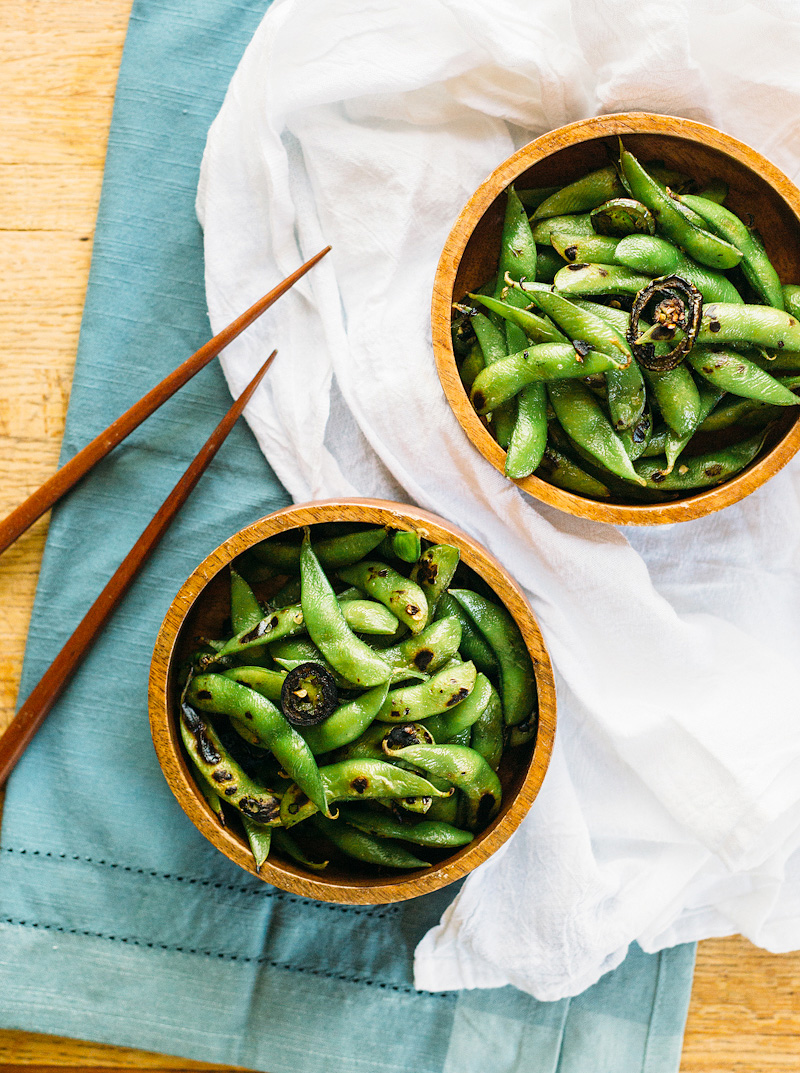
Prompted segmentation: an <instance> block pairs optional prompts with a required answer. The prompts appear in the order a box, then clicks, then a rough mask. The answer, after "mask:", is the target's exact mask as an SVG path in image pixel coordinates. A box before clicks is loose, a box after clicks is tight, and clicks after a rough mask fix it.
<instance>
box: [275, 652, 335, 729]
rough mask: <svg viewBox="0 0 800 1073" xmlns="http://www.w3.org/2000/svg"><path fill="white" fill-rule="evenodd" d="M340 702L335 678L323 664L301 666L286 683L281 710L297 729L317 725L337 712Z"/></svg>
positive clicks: (285, 680) (282, 693) (292, 671)
mask: <svg viewBox="0 0 800 1073" xmlns="http://www.w3.org/2000/svg"><path fill="white" fill-rule="evenodd" d="M338 703H339V696H338V693H337V691H336V682H335V681H334V678H333V675H332V674H331V673H330V671H327V670H326V669H325V668H324V667H322V666H321V665H320V664H319V663H300V664H298V666H297V667H295V668H294V670H291V671H289V673H288V674H287V675H286V678H285V679H284V681H283V686H282V688H281V708H282V709H283V714H284V716H285V717H286V719H287V720H288V721H289V722H290V723H291V724H292V725H293V726H297V727H313V726H317V725H318V724H319V723H322V722H324V721H325V720H326V719H327V718H328V716H329V715H331V714H332V713H333V712H334V711H335V710H336V706H337V704H338Z"/></svg>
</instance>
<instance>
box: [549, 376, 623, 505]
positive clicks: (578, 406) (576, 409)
mask: <svg viewBox="0 0 800 1073" xmlns="http://www.w3.org/2000/svg"><path fill="white" fill-rule="evenodd" d="M547 391H548V394H549V396H550V402H551V403H552V405H553V409H554V410H555V413H556V417H557V418H558V420H559V422H560V424H561V426H562V428H563V429H564V431H565V432H566V433H567V435H568V436H569V437H570V438H571V439H572V440H574V441H575V443H577V444H580V446H581V447H583V448H584V450H586V451H588V453H589V454H590V455H592V457H594V458H596V459H597V460H598V461H599V462H601V463H602V465H604V466H605V467H606V469H608V470H610V471H611V473H615V474H616V475H617V476H618V477H622V478H623V479H624V480H633V481H636V482H637V483H639V484H644V481H642V480H641V479H640V478H639V477H638V476H637V474H636V471H635V470H634V469H633V466H632V464H631V461H630V459H629V458H628V455H627V454H626V452H625V447H624V445H623V444H622V441H621V440H620V438H619V437H618V436H617V434H616V433H615V432H614V430H613V428H612V427H611V425H610V423H609V421H608V419H607V418H606V416H605V414H604V413H603V410H602V408H601V406H600V404H599V402H598V401H597V399H596V398H595V397H594V395H593V394H592V393H591V391H590V390H589V388H588V387H586V385H585V384H581V383H580V382H579V381H577V380H560V381H558V382H555V381H554V382H553V383H551V384H548V386H547Z"/></svg>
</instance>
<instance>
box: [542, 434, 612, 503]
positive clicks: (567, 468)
mask: <svg viewBox="0 0 800 1073" xmlns="http://www.w3.org/2000/svg"><path fill="white" fill-rule="evenodd" d="M536 476H537V477H541V478H542V480H543V481H547V482H548V484H554V485H555V486H556V487H557V488H563V489H564V490H565V491H567V492H576V493H577V494H578V495H581V496H590V497H591V498H592V499H608V498H609V497H610V495H611V492H610V490H609V489H608V488H607V487H606V486H605V485H604V484H603V483H602V482H601V481H598V480H596V479H595V478H594V477H592V476H591V475H590V474H588V473H587V472H586V471H585V470H583V469H581V467H580V466H579V465H578V464H577V463H576V462H573V461H572V459H571V458H567V456H566V455H565V454H562V452H561V451H559V450H558V449H557V448H556V447H553V445H552V444H551V443H548V445H547V447H546V448H545V451H544V455H543V456H542V461H541V463H540V464H539V468H538V469H537V470H536Z"/></svg>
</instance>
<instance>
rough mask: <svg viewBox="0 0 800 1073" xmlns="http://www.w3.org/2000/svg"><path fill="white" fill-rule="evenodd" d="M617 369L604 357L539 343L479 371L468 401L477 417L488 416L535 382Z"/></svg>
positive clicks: (565, 346)
mask: <svg viewBox="0 0 800 1073" xmlns="http://www.w3.org/2000/svg"><path fill="white" fill-rule="evenodd" d="M618 367H619V362H618V361H617V360H616V359H615V358H612V357H610V356H609V355H608V354H607V353H601V352H599V351H589V352H588V353H587V354H586V355H585V356H582V355H581V354H579V353H578V352H577V350H576V349H575V347H574V346H572V344H571V343H542V344H540V345H539V346H530V347H528V349H527V350H523V351H521V352H520V353H518V354H511V355H509V357H507V358H504V359H503V360H502V361H497V362H495V363H494V365H489V366H487V367H486V368H485V369H483V370H482V371H481V372H480V373H479V374H478V376H477V377H476V378H475V382H474V383H473V385H472V392H471V394H470V401H471V402H472V405H473V406H474V407H475V409H476V410H477V412H478V413H479V414H486V413H491V412H492V411H493V410H495V409H496V407H497V406H498V405H500V403H503V402H505V401H506V400H507V399H510V398H513V396H514V395H517V394H518V393H519V392H520V391H522V389H523V388H524V387H527V386H528V385H529V384H533V383H535V382H536V381H545V380H547V381H549V380H563V379H582V378H583V377H585V376H594V375H596V374H597V373H604V372H606V371H607V370H609V369H614V368H618Z"/></svg>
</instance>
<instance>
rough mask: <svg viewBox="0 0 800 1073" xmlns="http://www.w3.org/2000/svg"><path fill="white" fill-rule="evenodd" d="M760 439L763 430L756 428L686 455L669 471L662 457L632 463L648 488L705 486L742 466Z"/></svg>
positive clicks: (752, 457) (759, 445)
mask: <svg viewBox="0 0 800 1073" xmlns="http://www.w3.org/2000/svg"><path fill="white" fill-rule="evenodd" d="M763 443H764V433H763V432H759V433H757V434H756V435H755V436H752V437H750V439H747V440H743V441H742V442H741V443H736V444H733V445H732V446H730V447H724V448H721V449H719V450H715V451H708V452H706V453H705V454H702V455H695V456H694V457H693V458H687V459H686V461H685V462H682V463H681V464H680V465H679V466H677V467H676V468H675V469H673V471H672V472H671V473H665V469H666V460H664V464H663V465H662V464H660V463H659V460H658V459H652V460H651V459H649V458H648V459H641V460H640V461H639V462H637V463H636V468H637V470H638V472H639V474H640V475H641V476H642V477H644V478H645V479H646V480H647V485H648V487H649V488H659V489H661V490H663V491H666V492H672V491H676V492H683V491H687V490H689V489H692V488H707V487H709V486H710V485H714V484H721V483H722V482H723V481H727V480H728V479H729V478H730V477H733V476H734V474H736V473H738V472H739V471H740V470H743V469H744V467H745V466H746V465H748V464H749V463H750V462H752V461H753V459H754V458H755V457H756V455H757V454H758V452H759V451H760V450H761V447H762V445H763Z"/></svg>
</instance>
